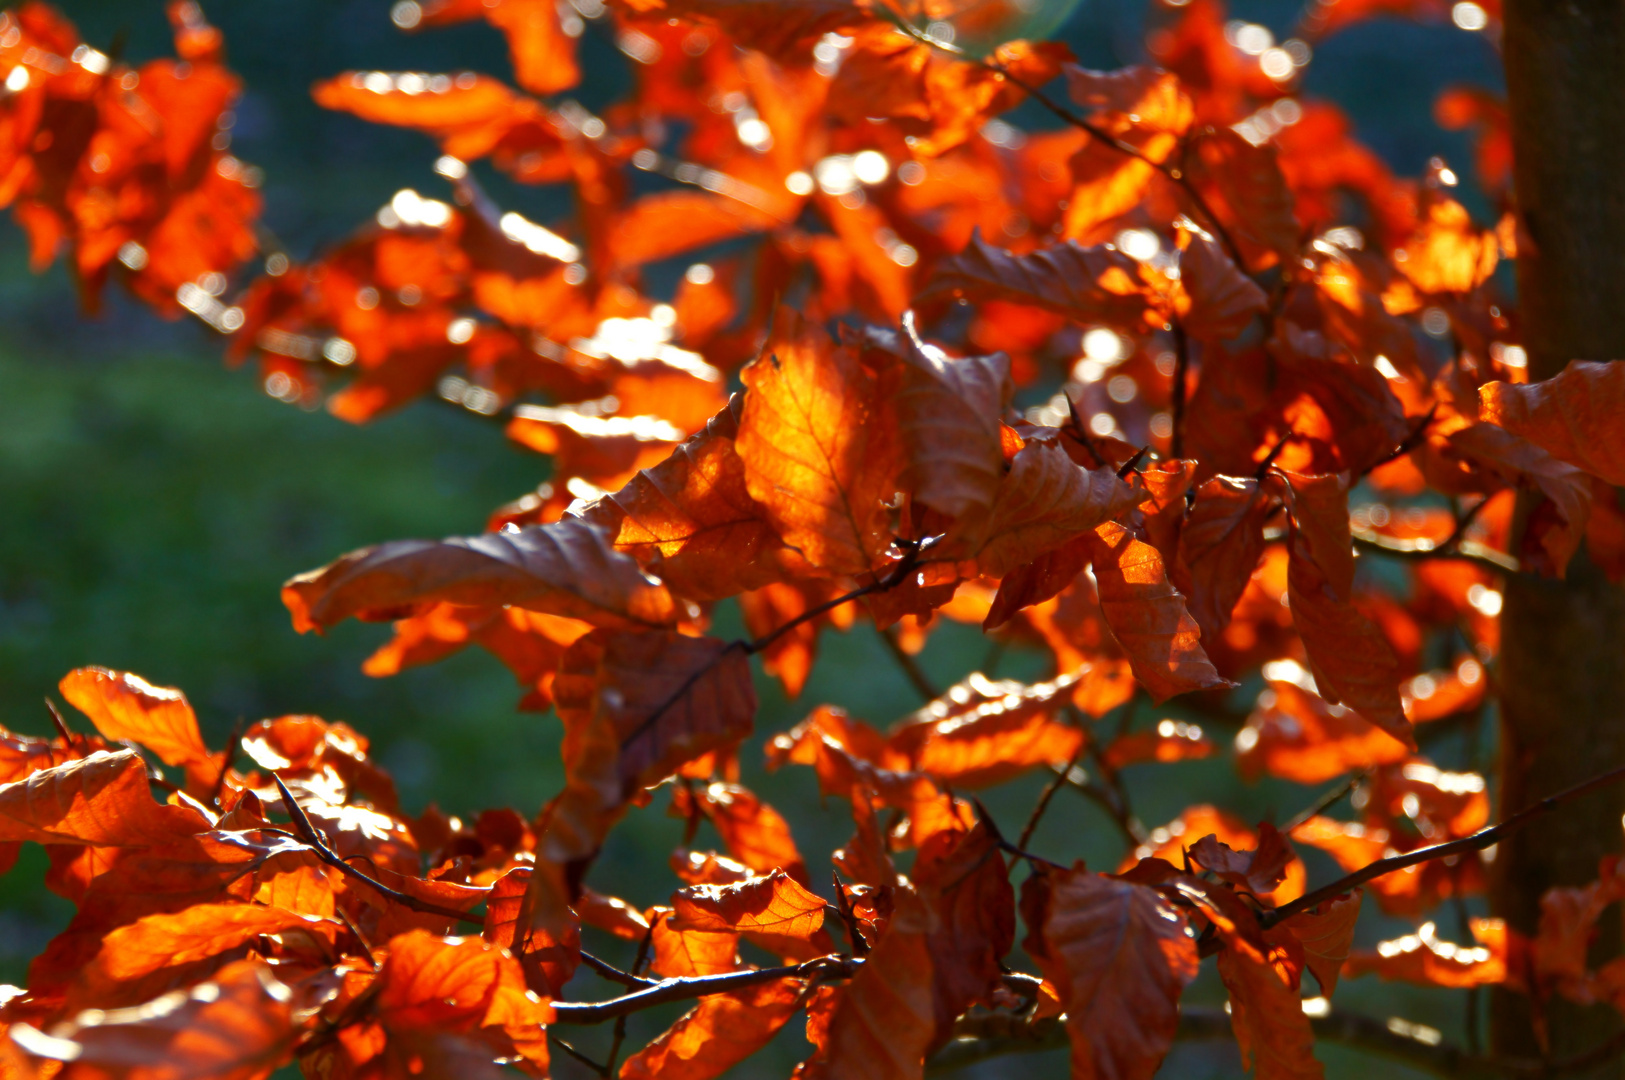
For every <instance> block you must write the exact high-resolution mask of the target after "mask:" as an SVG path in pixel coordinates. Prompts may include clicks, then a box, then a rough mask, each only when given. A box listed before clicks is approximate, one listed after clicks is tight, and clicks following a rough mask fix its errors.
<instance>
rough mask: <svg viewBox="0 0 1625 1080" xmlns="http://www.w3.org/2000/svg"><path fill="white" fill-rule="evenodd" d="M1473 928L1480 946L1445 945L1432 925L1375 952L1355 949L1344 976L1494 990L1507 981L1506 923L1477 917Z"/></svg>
mask: <svg viewBox="0 0 1625 1080" xmlns="http://www.w3.org/2000/svg"><path fill="white" fill-rule="evenodd" d="M1470 925H1471V929H1472V932H1473V937H1474V939H1476V941H1477V944H1476V945H1471V946H1465V945H1456V944H1454V943H1453V942H1450V941H1446V940H1444V939H1443V938H1440V937H1439V936H1438V933H1437V931H1436V929H1435V927H1434V924H1433V923H1431V922H1430V923H1424V924H1423V925H1422V927H1421V928H1420V929H1419V930H1418V931H1417V932H1416V933H1414V934H1406V935H1405V936H1404V937H1400V938H1395V939H1393V940H1391V941H1384V942H1380V943H1379V944H1378V945H1377V947H1376V948H1375V949H1369V950H1368V949H1357V950H1355V951H1354V952H1352V953H1350V954H1349V958H1348V963H1347V964H1346V965H1345V967H1344V971H1345V974H1347V975H1348V977H1349V978H1351V979H1352V978H1355V977H1356V976H1359V975H1366V974H1375V975H1380V976H1381V977H1382V978H1384V979H1392V980H1395V981H1400V982H1409V983H1415V984H1417V985H1418V986H1443V987H1447V988H1450V989H1470V988H1472V987H1475V986H1496V985H1498V984H1500V983H1502V982H1505V981H1506V978H1507V960H1508V938H1507V934H1508V931H1507V928H1506V924H1505V923H1504V922H1502V921H1501V920H1500V919H1474V920H1472V922H1471V924H1470Z"/></svg>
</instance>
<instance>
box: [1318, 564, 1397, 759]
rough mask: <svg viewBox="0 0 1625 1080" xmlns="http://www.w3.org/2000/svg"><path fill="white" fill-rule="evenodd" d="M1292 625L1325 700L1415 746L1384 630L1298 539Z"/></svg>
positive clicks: (1395, 664)
mask: <svg viewBox="0 0 1625 1080" xmlns="http://www.w3.org/2000/svg"><path fill="white" fill-rule="evenodd" d="M1287 595H1288V596H1289V598H1290V600H1291V605H1292V624H1293V626H1294V627H1295V628H1296V629H1297V631H1298V634H1299V636H1300V637H1302V638H1303V647H1304V651H1305V652H1307V653H1308V654H1309V668H1310V671H1311V672H1312V673H1313V674H1314V677H1315V684H1316V686H1317V687H1319V689H1320V693H1321V696H1322V697H1324V698H1325V699H1326V700H1327V701H1329V702H1331V703H1332V704H1345V705H1348V706H1349V707H1350V708H1352V709H1354V710H1355V711H1356V712H1358V713H1359V714H1360V716H1361V717H1363V718H1364V719H1366V720H1369V721H1370V722H1371V723H1373V724H1375V725H1377V726H1378V727H1380V728H1382V729H1383V730H1384V731H1386V732H1387V733H1388V734H1390V735H1392V736H1393V737H1394V738H1396V739H1399V740H1400V741H1402V742H1403V743H1405V745H1406V746H1408V747H1412V748H1414V747H1415V746H1416V740H1415V737H1414V736H1413V735H1412V733H1411V722H1410V721H1409V720H1407V719H1405V710H1404V706H1403V705H1402V704H1401V702H1400V700H1399V660H1398V659H1397V658H1396V657H1395V656H1394V650H1393V648H1392V647H1391V646H1390V645H1389V644H1388V639H1387V638H1385V637H1384V636H1383V634H1382V631H1381V630H1379V629H1377V627H1376V626H1375V625H1374V624H1373V623H1372V622H1371V620H1369V619H1367V618H1366V617H1365V616H1364V615H1362V614H1360V612H1358V611H1356V610H1355V609H1354V607H1353V606H1352V605H1350V604H1349V602H1348V601H1347V600H1346V599H1344V598H1343V597H1341V596H1339V595H1338V594H1337V593H1336V592H1335V591H1334V589H1333V587H1332V585H1331V584H1330V583H1329V582H1328V581H1327V580H1326V578H1325V577H1324V576H1323V575H1322V572H1321V570H1320V568H1319V567H1318V566H1316V565H1315V563H1314V561H1313V560H1312V559H1310V558H1309V557H1308V556H1307V555H1306V554H1305V553H1304V550H1303V545H1302V544H1300V543H1299V542H1298V541H1297V534H1296V533H1295V534H1294V538H1293V544H1292V561H1291V563H1290V564H1289V565H1288V567H1287Z"/></svg>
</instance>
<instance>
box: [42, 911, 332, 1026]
mask: <svg viewBox="0 0 1625 1080" xmlns="http://www.w3.org/2000/svg"><path fill="white" fill-rule="evenodd" d="M338 928H339V924H338V923H336V922H332V921H330V920H322V919H317V918H313V917H311V916H307V915H300V914H298V913H297V912H293V911H288V910H286V909H284V908H275V907H264V906H261V905H259V904H194V905H192V906H191V907H188V908H186V909H184V910H182V911H178V912H175V913H173V914H157V915H148V916H145V917H144V918H141V919H138V920H136V921H135V922H133V923H130V924H129V925H128V926H121V927H118V928H117V929H116V930H113V931H111V932H110V933H108V935H107V937H106V938H105V939H103V941H102V948H101V952H100V953H98V954H97V956H96V958H95V960H94V961H92V962H91V963H90V964H89V965H88V966H87V967H85V968H84V969H83V970H81V971H80V972H79V976H78V979H77V981H76V984H75V985H74V986H73V987H71V988H70V989H69V991H68V998H67V1000H68V1004H69V1006H70V1007H77V1008H83V1007H86V1006H91V1005H96V1006H103V1007H107V1006H113V1005H120V1004H125V1003H127V1002H128V1003H131V1004H133V1003H135V1002H140V1001H144V1000H146V999H147V998H148V997H151V996H154V994H155V993H157V992H161V991H163V990H165V989H168V988H169V987H168V985H167V984H166V982H165V981H164V980H160V984H159V985H148V984H149V983H151V982H152V980H150V979H149V977H150V976H153V975H157V974H163V975H168V974H169V972H168V970H167V969H174V968H181V967H184V966H185V965H187V964H192V963H195V962H197V961H200V960H207V959H210V958H213V957H217V956H220V955H221V954H223V953H227V952H230V951H231V950H232V949H235V948H237V947H238V946H240V945H244V944H247V943H249V942H253V941H255V940H256V939H258V938H259V937H260V935H262V934H278V933H282V932H284V931H288V930H295V929H301V930H306V931H308V932H312V933H321V934H322V935H323V936H324V937H326V938H327V939H328V943H329V944H331V943H332V938H333V935H334V932H335V931H336V930H337V929H338ZM126 984H131V985H126ZM131 990H134V991H135V996H134V1001H133V1002H131V1001H130V1000H129V996H130V992H131ZM143 990H147V991H149V992H146V993H143V992H141V991H143Z"/></svg>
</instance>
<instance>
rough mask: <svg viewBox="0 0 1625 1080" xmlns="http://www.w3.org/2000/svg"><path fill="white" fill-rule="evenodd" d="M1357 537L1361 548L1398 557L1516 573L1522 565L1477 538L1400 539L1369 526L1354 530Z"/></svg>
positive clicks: (1355, 541)
mask: <svg viewBox="0 0 1625 1080" xmlns="http://www.w3.org/2000/svg"><path fill="white" fill-rule="evenodd" d="M1351 532H1352V534H1353V537H1354V546H1355V547H1356V548H1357V549H1359V550H1361V551H1368V552H1370V553H1372V554H1373V555H1387V556H1389V557H1390V558H1395V559H1416V560H1421V559H1458V560H1460V561H1462V562H1469V563H1473V564H1475V565H1477V566H1482V567H1483V568H1484V569H1486V570H1489V571H1491V572H1492V573H1496V574H1516V573H1518V570H1519V566H1518V560H1517V559H1514V558H1513V557H1512V556H1511V555H1508V554H1506V553H1505V552H1503V551H1496V550H1495V549H1494V548H1492V547H1490V546H1489V545H1488V544H1480V543H1478V542H1477V541H1474V540H1461V541H1458V542H1457V543H1456V544H1455V545H1454V546H1446V545H1445V544H1436V543H1434V542H1433V541H1432V540H1427V539H1420V538H1419V539H1415V540H1400V539H1398V538H1396V537H1392V536H1384V535H1382V534H1381V533H1377V532H1372V531H1371V530H1369V529H1353V530H1351Z"/></svg>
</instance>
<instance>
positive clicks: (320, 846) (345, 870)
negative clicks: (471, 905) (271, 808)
mask: <svg viewBox="0 0 1625 1080" xmlns="http://www.w3.org/2000/svg"><path fill="white" fill-rule="evenodd" d="M271 779H272V780H274V781H276V787H277V790H278V791H280V792H281V793H282V805H283V806H284V807H285V808H286V809H287V811H288V817H289V818H291V819H292V821H293V830H294V831H293V834H292V836H293V839H295V840H298V841H300V842H301V843H303V844H305V845H306V846H307V847H309V848H310V849H311V852H312V853H313V854H315V856H316V857H317V858H318V859H320V860H321V861H322V862H324V863H326V864H327V865H328V866H331V867H333V869H335V870H337V871H339V872H340V873H342V874H344V875H345V876H346V877H349V878H352V879H354V880H356V881H359V882H362V883H363V884H365V885H369V886H371V887H372V888H373V889H376V890H377V891H378V892H379V893H381V894H383V895H384V896H387V897H388V898H389V899H391V900H393V901H395V902H396V903H397V904H403V905H405V906H406V907H409V908H411V909H412V910H413V911H421V912H422V913H423V914H425V915H439V916H442V917H444V918H447V919H454V920H456V921H458V922H466V923H473V924H474V925H476V926H484V925H485V920H484V919H479V918H475V917H474V916H473V915H470V914H468V913H467V912H466V911H458V910H456V909H455V908H448V907H441V906H440V905H439V904H436V903H434V902H432V901H429V900H420V899H418V898H417V897H415V896H413V895H411V894H410V893H403V892H401V891H400V890H399V889H392V888H390V887H389V886H388V885H385V884H384V883H383V882H381V881H378V880H376V879H375V878H371V877H368V876H367V875H366V874H365V873H364V872H362V871H360V870H357V869H356V868H355V867H353V866H351V865H350V864H349V863H347V862H345V861H344V860H343V859H342V858H341V857H340V856H339V853H338V852H336V851H334V850H333V849H332V848H331V847H329V846H328V845H327V842H326V841H325V840H323V839H322V835H321V833H319V832H317V831H316V826H315V825H314V824H313V823H312V822H311V820H310V818H309V817H308V816H307V815H306V814H305V809H304V807H302V806H300V805H299V802H298V800H296V799H295V798H294V797H293V793H292V792H290V791H289V790H288V785H286V784H284V783H283V782H282V777H280V776H278V775H277V774H276V773H272V774H271ZM262 831H264V832H270V833H276V834H280V835H283V836H288V835H290V834H288V833H285V832H283V831H282V830H281V829H265V830H262Z"/></svg>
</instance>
